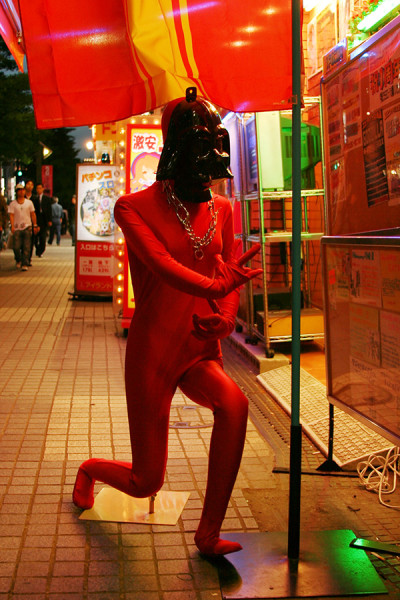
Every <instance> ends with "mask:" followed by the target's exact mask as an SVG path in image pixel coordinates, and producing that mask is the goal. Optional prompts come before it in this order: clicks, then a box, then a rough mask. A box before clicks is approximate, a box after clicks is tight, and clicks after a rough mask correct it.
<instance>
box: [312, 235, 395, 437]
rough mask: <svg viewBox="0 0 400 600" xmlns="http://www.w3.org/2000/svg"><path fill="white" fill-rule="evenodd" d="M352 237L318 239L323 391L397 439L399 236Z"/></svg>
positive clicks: (387, 435)
mask: <svg viewBox="0 0 400 600" xmlns="http://www.w3.org/2000/svg"><path fill="white" fill-rule="evenodd" d="M356 239H357V242H356V241H355V238H351V237H349V238H348V239H345V238H337V237H336V238H333V237H332V238H329V237H325V238H322V248H323V260H324V272H325V278H324V279H325V281H324V285H325V312H326V324H327V331H326V333H327V336H326V339H327V347H326V355H327V367H328V369H327V371H328V395H329V396H330V397H331V398H333V399H336V400H338V401H339V402H340V403H342V404H343V405H345V406H346V407H347V408H348V409H350V410H351V411H353V414H354V415H355V416H359V417H363V418H364V419H366V420H368V421H369V422H371V423H373V424H374V425H376V427H378V428H379V429H380V431H381V433H382V435H384V436H386V437H388V439H390V440H392V441H394V442H395V443H399V440H400V238H394V237H393V238H386V239H385V238H368V244H367V240H366V243H365V245H364V244H363V243H361V244H360V243H359V242H360V238H356ZM339 240H340V241H339Z"/></svg>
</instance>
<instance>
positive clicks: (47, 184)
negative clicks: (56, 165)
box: [42, 165, 53, 196]
mask: <svg viewBox="0 0 400 600" xmlns="http://www.w3.org/2000/svg"><path fill="white" fill-rule="evenodd" d="M42 184H43V187H44V189H45V190H49V196H52V195H53V165H42Z"/></svg>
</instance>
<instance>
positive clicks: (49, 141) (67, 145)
mask: <svg viewBox="0 0 400 600" xmlns="http://www.w3.org/2000/svg"><path fill="white" fill-rule="evenodd" d="M40 139H41V141H42V142H43V143H44V144H45V145H46V146H48V147H49V148H50V149H51V150H52V154H51V155H50V156H49V158H48V159H46V160H44V161H43V164H46V165H53V182H54V189H53V194H54V195H55V196H57V197H58V198H59V199H60V204H62V206H63V208H68V207H69V203H70V200H71V198H72V194H74V193H75V181H76V165H77V163H78V162H79V161H78V151H77V150H76V149H75V146H74V138H73V136H72V129H70V128H67V127H65V128H61V129H45V130H42V131H40Z"/></svg>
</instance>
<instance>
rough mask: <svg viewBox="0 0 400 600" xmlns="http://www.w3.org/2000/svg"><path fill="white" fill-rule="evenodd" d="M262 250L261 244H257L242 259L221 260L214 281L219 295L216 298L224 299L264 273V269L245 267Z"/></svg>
mask: <svg viewBox="0 0 400 600" xmlns="http://www.w3.org/2000/svg"><path fill="white" fill-rule="evenodd" d="M260 248H261V246H260V244H255V245H254V246H253V247H252V248H250V250H247V252H245V253H244V254H242V256H241V257H240V258H238V259H232V260H230V261H229V262H224V261H223V260H222V258H220V262H219V263H218V265H217V268H216V275H215V280H214V281H215V285H214V289H218V295H215V296H214V297H216V298H223V297H224V296H226V295H227V294H229V293H230V292H232V291H233V290H234V289H236V288H238V287H240V286H241V285H243V284H244V283H247V282H248V281H250V279H253V278H254V277H257V275H261V273H262V272H263V271H262V269H249V268H248V267H244V266H243V265H244V264H246V262H248V261H249V260H251V259H252V258H253V256H255V255H256V254H257V253H258V252H259V251H260Z"/></svg>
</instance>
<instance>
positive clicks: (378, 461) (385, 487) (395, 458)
mask: <svg viewBox="0 0 400 600" xmlns="http://www.w3.org/2000/svg"><path fill="white" fill-rule="evenodd" d="M399 455H400V448H398V447H396V446H393V448H390V449H389V450H388V451H387V453H386V454H385V455H383V456H382V455H377V454H370V456H369V457H368V458H367V460H365V461H361V462H359V463H358V465H357V472H358V475H359V477H360V480H361V483H362V484H363V485H365V488H366V489H367V490H369V491H372V492H376V493H377V494H378V495H379V502H380V503H381V504H383V505H384V506H387V507H388V508H395V509H397V510H400V506H396V505H393V504H389V503H388V502H385V501H384V500H383V495H384V494H392V493H393V492H394V491H395V489H396V483H397V476H398V475H399Z"/></svg>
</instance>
